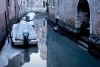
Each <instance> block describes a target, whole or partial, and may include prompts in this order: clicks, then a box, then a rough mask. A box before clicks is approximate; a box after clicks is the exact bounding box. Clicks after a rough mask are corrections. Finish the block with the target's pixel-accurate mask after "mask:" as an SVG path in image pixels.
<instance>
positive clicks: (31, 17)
mask: <svg viewBox="0 0 100 67" xmlns="http://www.w3.org/2000/svg"><path fill="white" fill-rule="evenodd" d="M26 16H29V20H33V19H34V17H35V16H36V15H35V13H34V12H31V13H28V14H27V15H26ZM26 16H25V17H23V18H22V20H25V19H26Z"/></svg>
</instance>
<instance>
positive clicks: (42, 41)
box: [38, 20, 47, 60]
mask: <svg viewBox="0 0 100 67" xmlns="http://www.w3.org/2000/svg"><path fill="white" fill-rule="evenodd" d="M46 35H47V22H46V21H45V20H42V24H41V26H40V27H39V29H38V37H39V43H38V48H39V49H40V56H41V58H42V59H43V60H44V59H46V58H47V45H46Z"/></svg>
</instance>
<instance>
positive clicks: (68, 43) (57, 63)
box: [0, 16, 100, 67]
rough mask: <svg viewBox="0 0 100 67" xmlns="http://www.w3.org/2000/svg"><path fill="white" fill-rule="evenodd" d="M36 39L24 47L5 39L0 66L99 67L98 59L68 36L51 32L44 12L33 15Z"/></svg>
mask: <svg viewBox="0 0 100 67" xmlns="http://www.w3.org/2000/svg"><path fill="white" fill-rule="evenodd" d="M34 23H35V30H36V32H37V34H38V38H39V42H38V45H37V46H32V47H29V48H28V49H23V48H18V47H12V46H11V44H10V43H8V42H7V41H6V43H5V45H4V47H3V49H2V51H1V52H0V67H100V61H98V60H97V59H95V58H94V57H93V56H91V55H90V54H89V53H88V51H86V50H84V49H82V48H80V47H79V44H77V43H75V42H74V41H72V40H70V39H69V38H67V37H65V36H63V35H61V34H60V33H57V32H54V31H53V29H52V27H51V26H50V25H49V24H48V23H49V22H46V21H45V16H37V17H35V19H34Z"/></svg>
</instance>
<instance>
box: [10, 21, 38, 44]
mask: <svg viewBox="0 0 100 67" xmlns="http://www.w3.org/2000/svg"><path fill="white" fill-rule="evenodd" d="M11 39H12V43H13V45H26V44H28V45H34V44H37V43H38V37H37V33H36V31H35V30H34V28H33V27H32V26H31V25H30V24H29V23H27V22H26V21H23V20H22V21H21V22H20V23H17V24H14V25H13V27H12V32H11Z"/></svg>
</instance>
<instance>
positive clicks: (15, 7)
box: [15, 0, 17, 22]
mask: <svg viewBox="0 0 100 67" xmlns="http://www.w3.org/2000/svg"><path fill="white" fill-rule="evenodd" d="M16 2H17V1H16V0H15V21H16V22H17V16H16Z"/></svg>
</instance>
